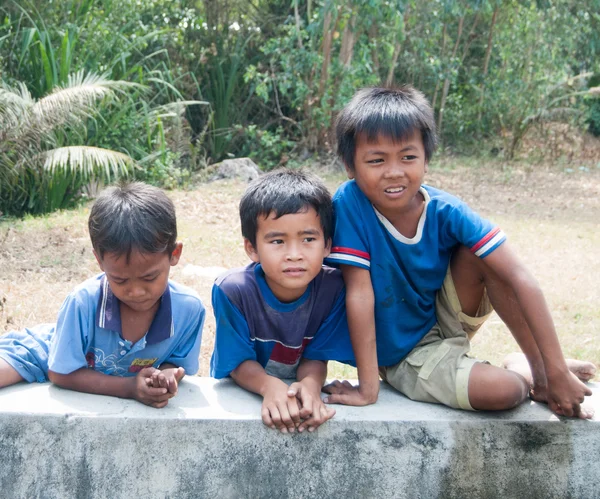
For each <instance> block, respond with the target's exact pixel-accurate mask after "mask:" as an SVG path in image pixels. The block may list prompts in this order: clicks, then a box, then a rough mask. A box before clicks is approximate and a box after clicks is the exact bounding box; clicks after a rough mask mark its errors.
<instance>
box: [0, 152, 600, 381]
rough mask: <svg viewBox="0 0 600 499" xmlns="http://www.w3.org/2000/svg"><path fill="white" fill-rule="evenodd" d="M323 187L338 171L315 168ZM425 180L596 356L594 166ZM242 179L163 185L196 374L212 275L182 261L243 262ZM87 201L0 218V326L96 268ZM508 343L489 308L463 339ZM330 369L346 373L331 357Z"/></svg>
mask: <svg viewBox="0 0 600 499" xmlns="http://www.w3.org/2000/svg"><path fill="white" fill-rule="evenodd" d="M320 173H321V176H322V177H323V178H324V179H325V181H326V183H327V184H328V186H329V187H330V189H331V190H332V191H333V190H334V189H335V188H336V187H337V186H338V185H339V184H340V183H341V182H342V181H343V180H344V177H343V175H342V173H341V172H340V171H339V170H338V171H336V170H335V169H333V170H332V169H331V168H330V169H329V170H328V171H327V172H325V171H323V170H321V172H320ZM427 182H428V183H429V184H431V185H434V186H437V187H440V188H442V189H445V190H447V191H449V192H452V193H454V194H456V195H458V196H459V197H461V198H462V199H463V200H465V201H466V202H467V203H469V204H470V205H471V206H472V207H473V208H474V209H475V210H476V211H478V212H479V213H481V214H482V215H483V216H485V217H487V218H490V219H492V220H494V221H495V222H496V223H498V224H499V225H500V226H501V227H502V229H503V230H504V231H505V232H506V234H507V235H508V238H509V242H510V244H511V245H512V247H513V248H514V249H515V250H516V252H517V253H518V254H519V255H520V257H521V258H522V259H523V260H524V261H525V263H526V264H527V266H528V268H529V269H530V270H531V272H532V273H533V275H534V276H535V277H536V279H537V280H538V281H539V283H540V285H541V287H542V289H543V290H544V293H545V296H546V300H547V302H548V304H549V306H550V309H551V311H552V316H553V318H554V321H555V324H556V326H557V331H558V334H559V337H560V340H561V344H562V346H563V349H564V351H565V354H566V355H567V356H570V357H574V358H578V359H586V360H590V361H592V362H595V363H596V364H600V282H599V281H598V276H600V259H599V258H598V257H597V255H598V247H600V231H598V230H597V227H598V223H597V220H598V219H599V218H600V169H591V170H590V171H587V172H585V171H575V172H564V171H561V170H560V169H557V168H555V169H552V168H544V167H541V166H540V167H538V166H536V167H535V168H531V167H527V168H520V167H517V168H512V169H510V170H507V169H506V168H504V170H503V169H501V168H498V164H493V165H491V166H490V165H489V164H479V165H477V167H469V168H465V167H462V166H461V165H460V164H459V162H458V161H456V160H443V161H440V162H439V163H438V164H433V165H432V167H431V169H430V173H429V174H428V177H427ZM244 188H245V185H244V184H242V183H239V182H232V181H221V182H215V183H211V184H200V185H198V186H196V187H195V188H194V189H193V190H189V191H171V192H170V193H169V195H170V196H171V197H172V199H173V200H174V202H175V204H176V207H177V214H178V220H179V235H180V239H181V240H182V241H183V243H184V252H183V256H182V259H181V261H180V263H179V265H178V266H177V267H174V268H173V271H172V278H173V279H175V280H178V281H180V282H183V283H184V284H187V285H189V286H191V287H193V288H195V289H196V290H197V291H198V293H199V294H200V296H201V297H202V299H203V301H204V304H205V306H206V308H207V312H208V314H207V320H206V325H205V329H204V333H203V341H202V353H201V366H200V372H199V374H200V375H207V374H208V365H209V360H210V354H211V352H212V347H213V343H214V318H213V316H212V309H211V307H210V289H211V286H212V279H211V278H209V277H197V276H196V277H195V276H193V275H192V274H191V273H190V272H188V271H189V270H190V269H191V268H192V267H190V266H202V267H210V266H218V267H227V268H231V267H236V266H242V265H246V264H247V263H248V258H247V256H246V255H245V253H244V250H243V246H242V240H241V234H240V227H239V219H238V211H237V203H238V201H239V198H240V196H241V194H242V192H243V191H244ZM88 213H89V208H88V206H83V207H81V208H78V209H75V210H70V211H62V212H58V213H54V214H51V215H47V216H43V217H27V218H26V219H23V220H3V221H0V332H2V331H9V330H13V329H19V328H21V327H25V326H30V325H34V324H37V323H40V322H53V321H55V319H56V313H57V311H58V309H59V307H60V304H61V303H62V301H63V299H64V298H65V296H66V295H67V294H68V293H69V291H70V290H71V289H72V288H73V287H74V286H75V285H77V284H78V283H80V282H81V281H83V280H84V279H86V278H88V277H90V276H92V275H94V274H95V273H96V272H98V268H97V265H96V262H95V260H94V257H93V254H92V251H91V245H90V243H89V238H88V235H87V216H88ZM517 349H518V348H517V346H516V343H515V342H514V340H513V339H512V336H511V335H510V333H509V332H508V331H507V329H506V327H505V326H504V325H503V324H502V322H501V321H500V320H499V318H498V317H497V316H495V315H494V316H492V318H491V319H490V320H489V321H488V322H487V323H486V325H485V326H484V327H483V328H482V330H481V331H480V332H479V333H478V334H477V335H476V336H475V338H474V340H473V354H474V355H475V356H477V357H479V358H482V359H487V360H489V361H490V362H492V363H493V364H497V365H499V364H500V363H501V361H502V358H503V357H504V355H506V354H507V353H510V352H512V351H515V350H517ZM329 376H330V377H340V378H342V377H350V378H352V377H355V376H356V372H355V370H354V369H351V368H348V367H346V366H342V365H340V364H336V363H332V364H331V365H330V371H329Z"/></svg>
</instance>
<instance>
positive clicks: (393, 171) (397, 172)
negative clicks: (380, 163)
mask: <svg viewBox="0 0 600 499" xmlns="http://www.w3.org/2000/svg"><path fill="white" fill-rule="evenodd" d="M385 176H386V178H399V177H404V168H402V165H400V164H396V163H391V164H390V165H389V167H388V169H387V170H386V171H385Z"/></svg>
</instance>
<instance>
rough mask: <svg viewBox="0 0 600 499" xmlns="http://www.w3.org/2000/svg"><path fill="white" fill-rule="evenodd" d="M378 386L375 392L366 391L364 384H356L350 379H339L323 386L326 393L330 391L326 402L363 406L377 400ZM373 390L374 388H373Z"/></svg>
mask: <svg viewBox="0 0 600 499" xmlns="http://www.w3.org/2000/svg"><path fill="white" fill-rule="evenodd" d="M378 388H379V387H377V390H375V391H374V393H365V392H366V390H365V389H364V388H363V386H362V385H357V386H354V385H352V384H351V383H350V382H349V381H346V380H344V381H338V380H337V379H336V380H335V381H333V382H332V383H329V384H328V385H325V386H324V387H323V391H324V392H325V393H329V397H325V400H324V402H325V403H326V404H344V405H355V406H363V405H369V404H374V403H375V402H377V396H378V394H379V393H378V391H379V390H378ZM371 391H373V390H371Z"/></svg>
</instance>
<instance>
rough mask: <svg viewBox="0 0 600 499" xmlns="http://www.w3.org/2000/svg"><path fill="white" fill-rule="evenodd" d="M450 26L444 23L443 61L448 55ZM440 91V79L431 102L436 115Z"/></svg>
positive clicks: (436, 83) (441, 56)
mask: <svg viewBox="0 0 600 499" xmlns="http://www.w3.org/2000/svg"><path fill="white" fill-rule="evenodd" d="M447 34H448V26H447V25H446V24H445V23H444V30H443V31H442V51H441V53H440V58H441V59H442V60H443V59H444V56H445V55H446V42H447V41H448V36H447ZM439 90H440V80H439V78H438V79H437V81H436V82H435V91H434V92H433V99H432V100H431V109H432V110H433V112H434V113H435V105H436V104H437V98H438V92H439Z"/></svg>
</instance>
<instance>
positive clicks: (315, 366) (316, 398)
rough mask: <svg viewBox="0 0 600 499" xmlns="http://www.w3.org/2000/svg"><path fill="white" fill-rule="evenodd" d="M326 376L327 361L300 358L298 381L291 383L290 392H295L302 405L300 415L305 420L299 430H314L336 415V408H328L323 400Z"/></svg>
mask: <svg viewBox="0 0 600 499" xmlns="http://www.w3.org/2000/svg"><path fill="white" fill-rule="evenodd" d="M326 378H327V362H325V361H323V360H310V359H305V358H304V359H302V360H300V365H299V366H298V372H297V379H298V381H297V382H296V383H292V385H290V393H293V394H294V396H296V397H297V398H298V400H300V403H301V405H302V407H301V408H300V417H301V418H302V420H303V421H302V423H300V425H299V426H298V431H299V432H302V431H304V429H305V428H308V431H311V432H312V431H314V430H315V429H317V428H318V427H319V426H320V425H322V424H323V423H324V422H325V421H327V420H329V419H331V418H332V417H333V416H334V415H335V410H334V409H332V408H328V407H327V406H326V405H325V404H324V403H323V401H322V400H321V388H322V387H323V384H324V383H325V379H326Z"/></svg>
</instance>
